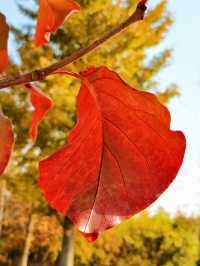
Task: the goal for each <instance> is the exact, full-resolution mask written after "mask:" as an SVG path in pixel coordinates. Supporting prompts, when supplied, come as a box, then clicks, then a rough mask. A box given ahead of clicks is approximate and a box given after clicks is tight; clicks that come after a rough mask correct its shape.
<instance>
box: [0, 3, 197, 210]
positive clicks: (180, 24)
mask: <svg viewBox="0 0 200 266" xmlns="http://www.w3.org/2000/svg"><path fill="white" fill-rule="evenodd" d="M18 2H19V1H18ZM20 2H21V3H22V4H23V3H26V4H27V0H21V1H20ZM30 2H31V1H30ZM158 2H159V0H149V5H150V7H152V6H154V5H155V4H156V3H158ZM168 10H169V11H170V12H171V13H172V15H173V19H174V24H173V27H172V29H171V30H170V32H169V33H168V35H167V38H166V40H165V41H164V42H163V44H162V47H168V48H171V49H173V58H172V59H171V62H170V65H169V67H168V68H166V69H165V70H164V71H162V73H161V74H160V75H159V76H158V78H157V80H158V81H159V83H160V87H161V88H164V87H165V86H168V85H169V84H172V83H176V84H177V85H178V86H179V87H180V89H181V94H182V95H181V97H180V98H176V99H174V100H172V101H171V103H170V105H169V108H170V111H171V115H172V128H173V129H178V130H182V131H183V132H184V133H185V135H186V138H187V151H186V156H185V160H184V163H183V166H182V168H181V170H180V172H179V174H178V176H177V178H176V180H175V181H174V183H173V184H172V185H171V186H170V188H169V189H168V190H167V191H166V192H165V193H164V194H163V195H162V196H161V197H160V199H158V200H157V202H156V203H154V204H153V205H152V207H151V210H155V209H157V208H158V207H160V206H162V207H164V208H165V209H166V210H167V211H169V212H171V213H175V212H176V211H178V210H181V211H183V212H186V213H188V214H198V213H200V34H199V28H200V15H199V10H200V1H199V0H193V1H186V0H176V1H174V0H169V1H168ZM0 11H3V12H4V14H6V15H7V19H8V22H11V23H14V24H15V25H20V23H21V22H22V19H21V17H20V16H19V14H18V11H17V9H16V5H15V0H7V1H5V0H0ZM9 49H10V51H11V53H12V54H14V45H13V41H12V39H11V40H10V43H9ZM158 50H160V48H158ZM154 52H156V50H154Z"/></svg>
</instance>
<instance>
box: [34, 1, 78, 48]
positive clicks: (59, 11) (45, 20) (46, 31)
mask: <svg viewBox="0 0 200 266" xmlns="http://www.w3.org/2000/svg"><path fill="white" fill-rule="evenodd" d="M79 10H80V6H79V5H78V4H77V3H76V2H74V1H73V0H39V13H38V21H37V28H36V34H35V45H36V47H38V46H40V45H44V44H46V43H48V41H49V36H50V34H51V33H52V32H56V31H57V30H58V28H59V27H60V26H62V24H63V23H64V21H65V19H66V18H67V17H69V16H70V15H71V14H72V13H74V12H76V11H79Z"/></svg>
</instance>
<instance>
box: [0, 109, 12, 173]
mask: <svg viewBox="0 0 200 266" xmlns="http://www.w3.org/2000/svg"><path fill="white" fill-rule="evenodd" d="M13 144H14V134H13V129H12V123H11V121H10V120H9V119H8V118H7V117H5V116H4V115H3V114H2V113H1V111H0V175H1V174H2V173H3V172H4V170H5V168H6V166H7V164H8V162H9V159H10V157H11V153H12V148H13Z"/></svg>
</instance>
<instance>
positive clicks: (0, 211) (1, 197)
mask: <svg viewBox="0 0 200 266" xmlns="http://www.w3.org/2000/svg"><path fill="white" fill-rule="evenodd" d="M1 183H2V184H1V190H0V193H1V194H0V236H1V233H2V227H3V216H4V206H5V194H6V181H5V180H3V181H2V182H1Z"/></svg>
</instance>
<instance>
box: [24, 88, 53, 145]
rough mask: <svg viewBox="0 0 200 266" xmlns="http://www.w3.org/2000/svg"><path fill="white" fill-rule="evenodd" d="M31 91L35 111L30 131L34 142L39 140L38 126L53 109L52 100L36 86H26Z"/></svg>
mask: <svg viewBox="0 0 200 266" xmlns="http://www.w3.org/2000/svg"><path fill="white" fill-rule="evenodd" d="M25 86H26V88H28V89H29V90H30V101H31V104H32V105H33V107H34V108H35V111H34V112H33V116H32V123H31V127H30V130H29V135H30V138H31V139H32V141H33V142H35V141H36V139H37V131H38V126H39V124H40V122H41V121H42V119H43V118H44V116H45V115H46V113H47V112H48V111H49V109H50V108H51V107H52V100H51V99H50V98H49V97H47V96H46V95H44V94H43V93H42V92H41V91H40V90H38V89H37V88H36V87H35V86H34V85H32V84H30V83H28V84H26V85H25Z"/></svg>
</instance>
